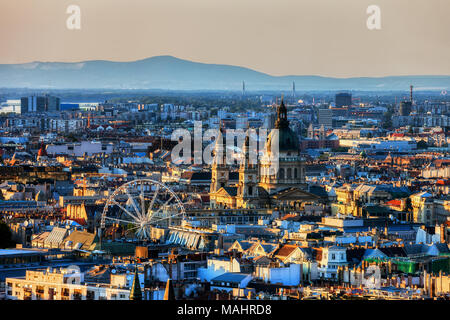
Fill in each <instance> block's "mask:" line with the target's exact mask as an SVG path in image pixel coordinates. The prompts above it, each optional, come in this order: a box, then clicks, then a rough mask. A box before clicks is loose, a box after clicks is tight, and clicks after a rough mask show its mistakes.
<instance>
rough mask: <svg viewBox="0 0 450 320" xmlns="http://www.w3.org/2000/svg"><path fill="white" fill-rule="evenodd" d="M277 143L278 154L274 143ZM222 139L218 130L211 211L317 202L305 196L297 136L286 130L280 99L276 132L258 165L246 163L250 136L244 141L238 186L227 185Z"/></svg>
mask: <svg viewBox="0 0 450 320" xmlns="http://www.w3.org/2000/svg"><path fill="white" fill-rule="evenodd" d="M276 142H278V152H275V153H273V151H274V150H275V151H276V150H277V148H276V146H273V144H274V143H276ZM223 150H226V149H225V135H224V132H223V130H222V128H220V130H219V135H218V137H217V139H216V145H215V148H214V160H213V164H212V172H211V187H210V203H211V207H212V208H226V209H250V208H252V209H259V208H261V209H262V208H279V209H282V208H292V209H295V208H300V207H301V204H302V203H303V202H310V201H316V200H319V197H318V196H316V195H314V194H312V193H309V192H307V191H306V190H307V184H306V183H305V167H304V163H305V160H304V158H303V157H302V156H301V154H300V147H299V141H298V137H297V135H296V134H295V133H294V132H293V131H292V130H291V129H290V128H289V120H288V119H287V108H286V106H285V105H284V101H283V99H282V100H281V103H280V105H278V106H277V120H276V122H275V129H274V130H272V131H271V132H270V134H269V135H268V136H267V141H266V143H265V148H264V152H263V155H262V156H261V158H260V159H259V161H258V163H257V164H252V163H251V162H250V161H249V136H248V134H247V136H246V137H245V142H244V145H243V147H242V155H241V163H240V167H239V182H238V184H237V185H236V184H235V185H232V184H230V182H229V175H230V172H229V168H228V166H227V164H226V155H225V152H223Z"/></svg>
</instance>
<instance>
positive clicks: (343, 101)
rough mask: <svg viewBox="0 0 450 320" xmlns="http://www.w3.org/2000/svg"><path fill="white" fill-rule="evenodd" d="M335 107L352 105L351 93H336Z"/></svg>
mask: <svg viewBox="0 0 450 320" xmlns="http://www.w3.org/2000/svg"><path fill="white" fill-rule="evenodd" d="M335 102H336V108H342V107H350V106H351V105H352V94H351V93H345V92H341V93H336V97H335Z"/></svg>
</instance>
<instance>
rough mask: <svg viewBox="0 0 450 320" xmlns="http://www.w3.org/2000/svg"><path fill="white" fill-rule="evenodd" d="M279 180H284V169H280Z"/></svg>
mask: <svg viewBox="0 0 450 320" xmlns="http://www.w3.org/2000/svg"><path fill="white" fill-rule="evenodd" d="M279 178H280V179H284V168H281V169H280V173H279Z"/></svg>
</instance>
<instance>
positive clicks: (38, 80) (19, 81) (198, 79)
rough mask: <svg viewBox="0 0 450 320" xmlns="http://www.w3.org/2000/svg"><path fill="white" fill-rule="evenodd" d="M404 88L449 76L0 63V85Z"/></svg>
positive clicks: (174, 62)
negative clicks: (350, 75)
mask: <svg viewBox="0 0 450 320" xmlns="http://www.w3.org/2000/svg"><path fill="white" fill-rule="evenodd" d="M242 81H245V83H246V88H247V90H249V91H252V90H290V88H291V86H292V82H293V81H295V86H296V88H297V90H298V91H303V90H376V91H378V90H379V91H389V90H408V88H409V85H410V84H413V85H414V87H415V88H416V89H428V90H443V89H446V90H448V89H450V76H392V77H382V78H369V77H364V78H346V79H342V78H329V77H320V76H295V75H292V76H271V75H269V74H265V73H262V72H258V71H255V70H251V69H248V68H244V67H237V66H231V65H220V64H206V63H198V62H192V61H187V60H182V59H178V58H175V57H172V56H157V57H152V58H147V59H143V60H138V61H133V62H113V61H104V60H93V61H84V62H74V63H62V62H32V63H25V64H0V87H3V88H54V89H66V88H73V89H96V88H97V89H106V88H110V89H170V90H234V91H239V90H241V88H242Z"/></svg>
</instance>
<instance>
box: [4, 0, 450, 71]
mask: <svg viewBox="0 0 450 320" xmlns="http://www.w3.org/2000/svg"><path fill="white" fill-rule="evenodd" d="M72 4H74V5H78V6H79V7H80V8H81V29H80V30H69V29H67V27H66V20H67V18H68V17H69V14H67V13H66V9H67V7H68V6H69V5H72ZM373 4H375V5H378V6H379V7H380V8H381V30H373V31H371V30H368V28H367V27H366V20H367V18H368V16H369V15H368V14H367V13H366V9H367V7H368V6H369V5H373ZM449 14H450V0H370V1H368V0H70V1H67V0H0V44H1V45H0V63H23V62H31V61H68V62H69V61H82V60H95V59H104V60H115V61H131V60H137V59H142V58H146V57H150V56H155V55H173V56H176V57H179V58H182V59H189V60H193V61H198V62H205V63H220V64H232V65H239V66H245V67H249V68H252V69H255V70H258V71H262V72H266V73H270V74H272V75H290V74H291V75H292V74H298V75H310V74H315V75H325V76H336V77H351V76H385V75H417V74H427V75H439V74H440V75H450V59H449V57H450V32H449V31H450V19H449V18H448V15H449Z"/></svg>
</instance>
